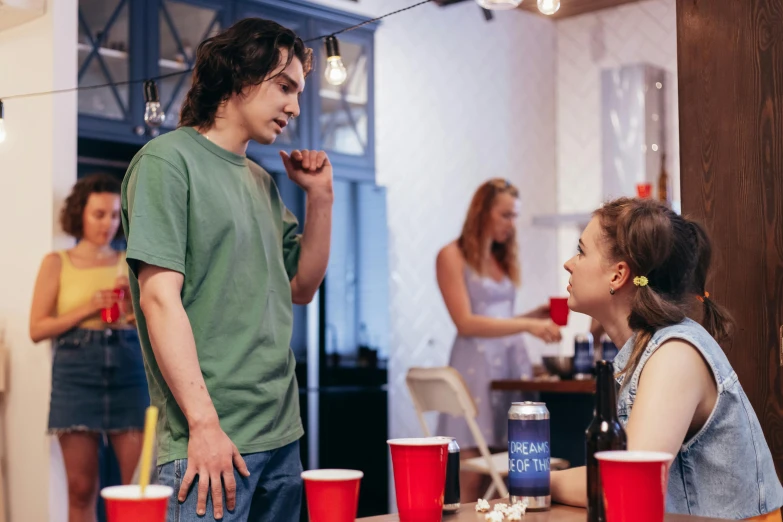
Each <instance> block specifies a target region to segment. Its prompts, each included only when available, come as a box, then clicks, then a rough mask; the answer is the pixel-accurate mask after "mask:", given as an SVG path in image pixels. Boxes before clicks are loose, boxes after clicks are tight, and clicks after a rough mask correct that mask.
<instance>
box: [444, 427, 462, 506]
mask: <svg viewBox="0 0 783 522" xmlns="http://www.w3.org/2000/svg"><path fill="white" fill-rule="evenodd" d="M449 438H451V442H449V456H448V458H447V461H446V487H445V489H444V495H443V511H444V512H445V513H454V512H455V511H457V510H458V509H459V501H460V498H459V444H457V439H455V438H452V437H449Z"/></svg>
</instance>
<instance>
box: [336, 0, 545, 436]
mask: <svg viewBox="0 0 783 522" xmlns="http://www.w3.org/2000/svg"><path fill="white" fill-rule="evenodd" d="M321 3H324V4H328V5H330V6H333V7H337V8H341V9H349V8H350V6H352V5H355V4H353V3H352V2H347V1H344V0H322V2H321ZM412 3H415V2H411V0H361V1H360V2H359V4H358V5H357V6H356V10H357V11H359V12H361V13H363V14H367V15H375V16H377V15H380V14H383V13H386V12H390V11H393V10H395V9H398V8H401V7H405V6H408V5H411V4H412ZM555 38H556V28H555V25H554V24H553V23H552V22H551V21H550V20H546V19H543V18H540V17H537V16H534V15H531V14H529V13H524V12H521V11H510V12H509V11H506V12H498V13H496V14H495V20H493V21H492V22H489V23H488V22H485V21H484V18H483V15H482V13H481V11H480V10H479V8H478V7H477V6H476V5H475V4H474V3H473V2H465V3H464V4H458V5H454V6H450V7H446V8H440V7H437V6H435V5H433V4H429V5H424V6H421V7H418V8H416V9H414V10H411V11H408V12H405V13H401V14H398V15H395V16H393V17H390V18H387V19H386V20H384V21H383V23H382V24H381V26H380V28H379V29H378V32H377V36H376V102H375V103H376V113H377V122H376V133H377V134H376V136H377V147H376V152H377V160H378V162H377V165H378V170H377V175H378V182H379V183H380V184H382V185H385V186H386V187H387V189H388V213H389V247H390V248H389V256H390V258H389V262H390V264H389V266H390V270H391V282H390V296H391V302H390V307H391V309H390V312H391V330H392V339H391V350H390V352H391V363H390V375H389V394H390V401H389V404H390V410H391V411H390V433H389V434H390V436H393V437H400V436H416V435H419V434H420V433H421V430H420V428H419V426H418V423H417V420H416V416H415V414H414V411H413V406H412V404H411V402H410V399H409V396H408V393H407V390H406V388H405V381H404V379H405V372H406V371H407V369H408V368H409V367H411V366H417V365H421V366H432V365H443V364H446V362H447V360H448V357H449V353H450V349H451V342H452V340H453V338H454V335H455V328H454V326H453V324H452V323H451V320H450V319H449V316H448V313H447V312H446V308H445V306H444V305H443V301H442V299H441V296H440V293H439V291H438V287H437V283H436V280H435V256H436V254H437V252H438V249H439V248H440V247H441V246H443V245H445V244H446V243H448V242H449V241H451V240H453V239H454V238H455V237H456V236H457V234H458V233H459V230H460V228H461V226H462V220H463V219H464V216H465V212H466V211H467V206H468V203H469V200H470V197H471V196H472V194H473V191H474V190H475V189H476V188H477V186H478V185H479V184H480V183H481V182H482V181H484V180H486V179H487V178H489V177H493V176H501V177H507V178H509V179H510V180H511V181H512V182H513V183H515V184H516V185H518V186H519V188H520V190H521V192H522V202H523V205H522V215H521V217H520V241H521V249H522V268H523V274H522V276H523V286H522V289H521V291H520V294H519V303H520V306H522V307H525V306H527V307H533V306H535V305H537V304H540V303H542V302H543V301H544V300H545V299H547V298H548V297H549V295H550V294H551V293H552V292H553V291H554V290H555V287H556V283H557V269H556V262H557V242H556V235H555V233H554V232H553V231H552V230H547V229H537V228H533V227H531V226H530V221H531V216H532V215H534V214H548V213H553V212H555V211H556V177H555V176H556V172H555V88H554V86H555V75H556V59H557V56H556V42H555ZM533 344H534V345H535V343H533ZM535 346H537V345H535ZM534 349H535V348H534Z"/></svg>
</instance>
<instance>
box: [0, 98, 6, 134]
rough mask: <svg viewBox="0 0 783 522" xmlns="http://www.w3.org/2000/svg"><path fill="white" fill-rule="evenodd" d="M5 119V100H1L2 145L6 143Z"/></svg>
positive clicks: (0, 131)
mask: <svg viewBox="0 0 783 522" xmlns="http://www.w3.org/2000/svg"><path fill="white" fill-rule="evenodd" d="M5 136H6V132H5V119H4V118H3V100H0V143H3V142H4V141H5Z"/></svg>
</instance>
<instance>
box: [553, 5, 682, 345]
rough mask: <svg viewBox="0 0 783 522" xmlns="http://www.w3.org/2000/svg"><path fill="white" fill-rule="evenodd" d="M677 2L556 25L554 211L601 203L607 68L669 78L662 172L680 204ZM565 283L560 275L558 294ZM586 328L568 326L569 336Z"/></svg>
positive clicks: (566, 251) (571, 244)
mask: <svg viewBox="0 0 783 522" xmlns="http://www.w3.org/2000/svg"><path fill="white" fill-rule="evenodd" d="M675 11H676V9H675V0H647V1H644V2H639V3H634V4H627V5H624V6H620V7H617V8H614V9H606V10H603V11H597V12H595V13H590V14H586V15H582V16H578V17H574V18H568V19H565V20H562V21H560V22H557V24H556V25H557V48H558V49H557V64H558V65H557V176H558V209H559V211H560V212H563V213H571V212H590V211H592V210H594V209H595V208H597V207H598V206H599V205H600V204H601V203H602V201H603V196H602V183H601V116H600V110H601V81H600V74H601V70H602V69H604V68H613V67H617V66H620V65H624V64H630V63H640V62H645V63H649V64H652V65H655V66H658V67H661V68H663V69H665V70H666V72H667V74H666V78H667V81H666V84H665V86H664V88H665V93H666V94H665V95H666V100H667V101H666V105H667V112H666V115H665V117H666V135H667V139H666V148H667V150H668V154H667V169H668V172H669V175H670V178H671V186H672V196H673V199H675V200H679V199H680V183H679V179H680V161H679V124H678V112H677V24H676V12H675ZM579 233H580V231H579V230H577V228H576V227H566V228H563V229H562V230H561V231H560V233H559V236H560V240H559V245H560V248H559V257H560V262H561V263H562V262H564V261H565V260H567V259H568V258H570V257H571V256H572V255H573V254H574V252H575V250H576V243H577V241H578V239H579ZM567 281H568V277H567V274H566V273H565V271H562V272H561V275H560V286H561V287H563V288H564V287H565V285H566V284H567ZM588 324H589V321H588V320H586V318H584V317H581V318H580V319H579V320H576V318H574V320H572V321H571V325H570V326H572V328H571V332H570V333H573V330H575V329H583V328H584V327H586V326H587V325H588Z"/></svg>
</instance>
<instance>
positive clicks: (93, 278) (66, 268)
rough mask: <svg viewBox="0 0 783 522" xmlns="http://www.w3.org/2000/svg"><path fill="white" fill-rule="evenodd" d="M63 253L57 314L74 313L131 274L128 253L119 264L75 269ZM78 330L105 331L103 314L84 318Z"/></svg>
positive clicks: (64, 252) (122, 256) (66, 254)
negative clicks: (95, 296) (121, 278)
mask: <svg viewBox="0 0 783 522" xmlns="http://www.w3.org/2000/svg"><path fill="white" fill-rule="evenodd" d="M58 254H60V260H61V263H60V265H61V269H60V292H59V294H58V295H57V315H62V314H65V313H68V312H70V311H71V310H74V309H76V308H78V307H80V306H82V305H84V304H85V303H87V302H89V301H90V300H91V299H92V296H93V295H95V292H97V291H99V290H111V289H112V288H114V282H115V280H116V279H117V277H119V276H127V275H128V265H127V264H125V254H124V253H120V256H119V259H118V261H117V263H116V264H114V265H110V266H96V267H93V268H76V267H75V266H73V263H72V262H71V258H70V257H69V256H68V253H67V252H66V251H64V250H61V251H59V252H58ZM79 328H85V329H88V330H103V329H104V328H106V325H105V324H104V323H103V321H101V316H100V312H99V313H97V314H95V315H94V316H91V317H89V318H87V319H85V320H84V321H83V322H82V323H81V324H79Z"/></svg>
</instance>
